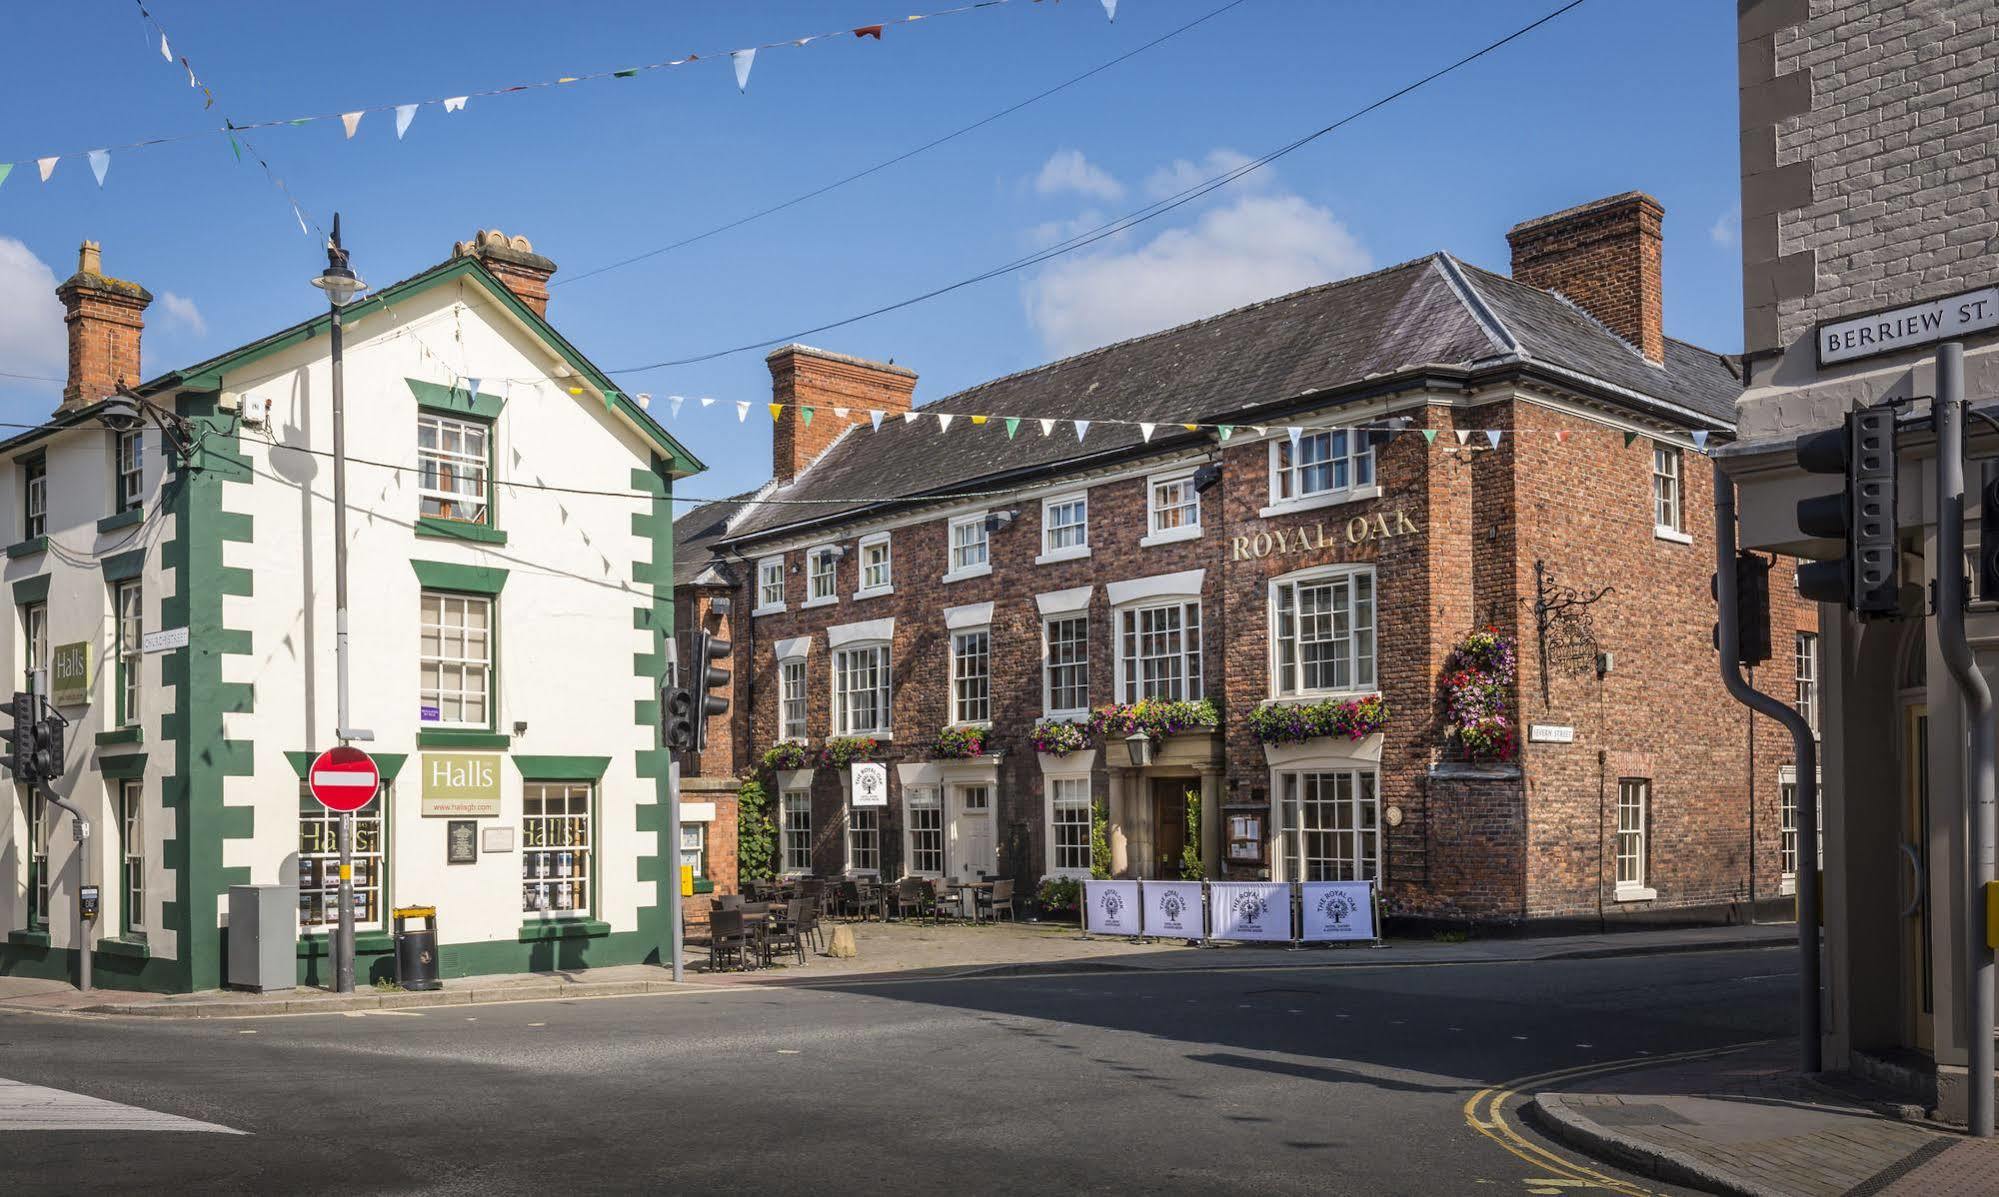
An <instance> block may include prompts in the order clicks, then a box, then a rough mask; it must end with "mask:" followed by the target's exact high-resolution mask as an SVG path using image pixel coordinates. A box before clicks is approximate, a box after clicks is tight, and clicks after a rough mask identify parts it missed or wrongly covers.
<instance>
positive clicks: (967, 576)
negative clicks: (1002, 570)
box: [937, 561, 993, 583]
mask: <svg viewBox="0 0 1999 1197" xmlns="http://www.w3.org/2000/svg"><path fill="white" fill-rule="evenodd" d="M992 572H993V567H992V563H991V562H990V561H989V562H987V563H986V564H984V565H979V566H974V567H973V568H971V569H967V570H961V571H959V572H957V573H948V574H945V575H944V576H943V577H941V578H939V579H937V580H938V581H940V582H945V583H950V582H967V581H970V580H971V579H973V578H984V577H990V576H991V575H992Z"/></svg>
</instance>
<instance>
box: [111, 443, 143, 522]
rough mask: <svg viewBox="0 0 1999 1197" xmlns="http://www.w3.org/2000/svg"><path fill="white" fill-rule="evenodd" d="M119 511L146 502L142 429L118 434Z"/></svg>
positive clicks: (137, 507) (137, 506) (132, 509)
mask: <svg viewBox="0 0 1999 1197" xmlns="http://www.w3.org/2000/svg"><path fill="white" fill-rule="evenodd" d="M117 500H118V502H117V507H118V510H119V511H136V510H138V509H139V508H140V507H141V506H143V505H144V504H145V502H146V433H145V430H143V429H133V430H132V431H131V432H121V433H119V434H118V495H117Z"/></svg>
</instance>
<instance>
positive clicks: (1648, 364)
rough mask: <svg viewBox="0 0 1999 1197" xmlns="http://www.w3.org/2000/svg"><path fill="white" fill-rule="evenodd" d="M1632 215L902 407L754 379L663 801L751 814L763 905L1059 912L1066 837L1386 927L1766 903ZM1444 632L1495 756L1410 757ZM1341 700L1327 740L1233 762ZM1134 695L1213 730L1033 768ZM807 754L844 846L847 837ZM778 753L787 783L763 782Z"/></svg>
mask: <svg viewBox="0 0 1999 1197" xmlns="http://www.w3.org/2000/svg"><path fill="white" fill-rule="evenodd" d="M1662 215H1663V213H1662V211H1661V209H1660V207H1659V205H1658V204H1657V202H1656V201H1654V200H1652V199H1651V198H1650V197H1649V196H1644V195H1641V194H1637V193H1631V194H1627V195H1622V196H1617V197H1613V198H1611V199H1607V200H1603V201H1599V202H1597V203H1594V204H1588V205H1584V206H1582V207H1580V208H1575V209H1571V210H1569V211H1566V212H1562V213H1557V214H1555V215H1553V216H1548V217H1543V218H1541V219H1539V220H1533V221H1528V222H1526V223H1524V224H1522V225H1519V226H1516V227H1515V228H1514V229H1513V230H1512V231H1511V233H1510V234H1509V240H1510V241H1511V243H1512V246H1513V250H1514V277H1513V278H1508V277H1506V276H1503V275H1498V274H1494V273H1490V272H1487V271H1484V270H1480V269H1478V268H1476V267H1473V266H1470V265H1468V264H1465V263H1463V262H1460V261H1458V260H1456V259H1455V258H1453V257H1451V256H1450V255H1448V254H1441V253H1439V254H1433V255H1430V256H1428V257H1425V258H1421V259H1418V260H1415V261H1412V262H1407V263H1403V264H1401V265H1398V266H1393V267H1390V268H1388V269H1385V270H1381V271H1377V272H1375V273H1373V274H1369V275H1364V276H1361V277H1357V278H1351V279H1346V280H1343V281H1340V282H1336V283H1331V284H1327V285H1324V286H1320V287H1315V288H1311V289H1309V290H1306V291H1301V292H1298V293H1296V294H1292V295H1287V296H1283V297H1281V298H1277V299H1272V300H1269V301H1266V302H1263V303H1259V304H1254V305H1252V306H1249V307H1246V308H1242V309H1239V310H1236V311H1233V312H1228V313H1225V314H1223V315H1220V316H1216V317H1213V318H1211V319H1207V320H1202V321H1198V322H1195V323H1193V324H1189V325H1185V326H1182V327H1179V328H1175V329H1169V330H1167V331H1164V332H1161V333H1156V334H1152V335H1149V336H1144V337H1138V338H1135V339H1133V340H1129V341H1125V342H1122V343H1119V344H1116V345H1111V346H1107V347H1105V348H1102V349H1098V350H1094V351H1092V352H1089V353H1085V354H1081V355H1079V356H1077V357H1073V358H1069V359H1066V360H1063V361H1059V362H1055V363H1052V364H1050V365H1047V366H1043V367H1040V368H1037V369H1034V370H1029V371H1025V372H1023V373H1020V374H1015V375H1011V376H1008V377H1005V378H1000V379H996V380H993V381H991V382H988V383H984V384H982V385H980V386H976V387H973V388H971V389H969V390H967V391H964V392H961V393H959V394H956V395H953V396H950V397H948V398H945V399H942V400H939V401H937V402H935V403H931V404H927V405H925V406H923V407H920V408H914V409H912V407H911V396H912V393H913V391H914V387H915V382H916V376H915V374H914V373H913V372H912V371H910V370H907V369H905V368H903V367H900V366H894V365H885V364H880V363H874V362H867V361H862V360H859V359H855V358H849V357H846V356H843V355H839V354H833V353H827V352H824V351H822V350H817V349H809V348H806V347H803V346H787V347H786V348H783V349H780V350H778V351H777V352H775V353H773V354H771V355H770V367H771V374H772V379H773V387H774V389H773V401H774V402H777V403H781V404H783V405H784V409H783V412H782V413H781V415H780V416H779V422H778V425H777V436H776V437H775V453H774V461H773V478H772V481H771V482H770V483H769V484H768V485H766V486H765V487H763V488H761V489H760V490H758V491H757V492H755V493H754V494H752V495H746V496H743V497H741V498H740V499H739V500H736V501H732V502H730V503H727V504H716V505H713V506H710V507H707V508H703V509H700V510H697V511H695V512H692V513H690V514H688V515H685V516H683V517H682V518H681V520H680V521H679V522H678V524H677V526H676V543H677V545H678V554H679V556H678V570H679V574H678V578H679V581H680V583H681V586H680V590H679V596H680V602H681V604H682V619H681V620H680V621H679V626H682V627H691V626H693V617H696V616H698V615H699V613H700V612H701V611H702V610H704V609H705V604H706V603H707V601H708V600H709V599H711V598H712V597H714V596H715V595H719V594H727V595H729V596H730V597H731V598H732V601H733V604H734V612H735V614H734V617H733V620H732V623H733V626H732V627H731V629H730V633H731V638H732V640H733V642H734V644H735V645H736V648H737V653H738V658H739V659H738V661H737V669H736V673H735V678H736V695H735V698H736V705H735V710H734V711H733V712H732V713H731V715H730V716H729V717H727V719H726V723H727V727H726V730H725V729H724V728H723V727H721V726H717V727H716V728H715V729H713V730H714V732H715V733H716V734H714V735H713V736H711V741H712V743H713V744H714V747H713V748H712V749H711V751H710V753H709V754H708V756H707V757H706V758H705V759H704V760H702V761H701V762H699V772H701V773H702V774H704V775H707V776H711V777H714V776H721V777H728V776H733V775H735V774H737V773H739V772H750V771H757V772H761V773H763V774H764V775H765V776H766V780H767V783H768V785H769V788H770V791H771V793H772V795H773V799H774V801H773V817H774V819H775V820H776V821H777V823H778V825H779V831H780V835H779V839H780V847H779V865H780V867H781V868H783V869H785V870H787V871H806V870H810V871H814V872H818V873H821V874H839V873H843V872H846V873H851V872H879V873H882V874H884V875H889V876H897V875H903V874H909V873H915V874H922V875H950V876H969V875H971V874H973V873H978V872H983V873H988V874H993V875H1000V876H1011V877H1014V878H1017V879H1018V880H1020V881H1021V882H1022V883H1023V884H1024V885H1028V886H1031V885H1033V884H1034V883H1035V882H1036V881H1038V880H1039V879H1040V878H1043V877H1046V876H1051V875H1055V876H1086V875H1088V872H1089V869H1090V867H1091V851H1090V824H1091V813H1090V812H1091V810H1092V809H1093V808H1099V807H1100V808H1101V809H1102V811H1103V814H1104V816H1105V817H1106V818H1107V822H1108V827H1107V832H1108V836H1107V838H1108V840H1109V846H1110V849H1111V857H1112V859H1111V862H1110V864H1111V869H1112V871H1113V872H1114V873H1116V874H1118V875H1136V876H1160V875H1178V874H1179V872H1180V870H1181V869H1182V867H1183V861H1184V860H1187V859H1189V858H1193V859H1195V860H1197V861H1198V862H1199V863H1198V865H1197V866H1195V867H1199V868H1201V869H1203V870H1204V871H1205V872H1206V873H1207V874H1208V875H1210V876H1225V875H1226V876H1243V877H1257V876H1270V877H1277V878H1285V879H1317V878H1362V877H1367V878H1377V879H1378V880H1379V882H1380V885H1381V890H1382V895H1383V899H1384V902H1385V903H1386V905H1387V907H1388V909H1389V910H1390V911H1391V912H1394V913H1397V914H1401V915H1407V916H1420V917H1429V918H1438V919H1454V920H1457V919H1474V920H1478V921H1480V922H1488V923H1521V922H1527V921H1534V922H1544V921H1547V922H1554V921H1568V920H1578V921H1584V920H1586V921H1588V922H1591V923H1594V922H1596V921H1598V920H1599V919H1601V920H1605V921H1610V920H1628V919H1643V918H1666V917H1671V918H1695V917H1700V918H1712V917H1727V916H1733V915H1736V914H1739V913H1741V911H1742V909H1743V907H1744V906H1745V904H1746V903H1747V902H1748V901H1749V900H1750V899H1751V897H1752V893H1753V896H1754V897H1755V898H1756V899H1759V900H1767V899H1774V898H1777V897H1779V896H1780V895H1781V894H1782V893H1783V892H1785V886H1786V880H1785V871H1786V870H1785V862H1786V860H1787V859H1788V858H1789V853H1791V852H1793V851H1795V843H1794V842H1793V839H1792V838H1789V837H1787V835H1786V832H1785V827H1786V824H1787V820H1786V814H1785V811H1786V808H1785V802H1786V795H1787V791H1786V789H1785V786H1784V783H1785V780H1786V776H1787V775H1786V772H1785V771H1786V769H1787V767H1788V765H1789V760H1788V757H1787V756H1786V755H1785V753H1786V749H1785V748H1784V744H1785V743H1786V740H1785V737H1784V736H1782V735H1781V734H1779V732H1778V729H1777V728H1776V727H1775V726H1774V725H1763V726H1752V725H1751V720H1750V718H1749V717H1748V716H1747V715H1746V714H1745V713H1744V711H1743V710H1742V708H1741V707H1739V706H1737V705H1736V704H1734V703H1733V702H1731V701H1729V700H1728V699H1727V697H1726V695H1725V694H1724V692H1723V690H1722V688H1721V683H1720V681H1719V678H1718V675H1717V670H1716V663H1715V659H1714V652H1713V649H1712V647H1711V644H1710V641H1709V629H1710V626H1711V624H1712V622H1713V617H1714V612H1713V604H1712V601H1711V600H1710V598H1709V593H1708V580H1709V575H1710V573H1711V571H1712V568H1713V561H1714V556H1713V547H1712V546H1713V542H1712V539H1711V537H1712V515H1711V511H1712V508H1711V499H1712V474H1711V470H1710V468H1709V466H1708V463H1707V461H1706V459H1705V457H1704V456H1703V455H1702V453H1701V452H1700V450H1699V445H1701V444H1703V443H1707V442H1708V441H1709V440H1710V439H1711V438H1712V439H1720V438H1725V437H1727V436H1728V435H1729V434H1730V432H1731V430H1732V419H1733V414H1734V399H1735V396H1736V394H1737V392H1738V391H1739V389H1740V382H1739V379H1738V375H1737V373H1736V370H1735V368H1734V365H1733V363H1732V362H1731V361H1730V360H1728V359H1727V358H1725V357H1723V356H1721V355H1717V354H1715V353H1712V352H1708V351H1705V350H1702V349H1699V348H1696V347H1694V346H1692V345H1688V344H1685V343H1684V342H1680V341H1677V340H1674V339H1672V338H1670V337H1668V336H1666V335H1665V333H1664V329H1663V327H1662V323H1661V321H1662V317H1661V298H1660V286H1661V283H1660V237H1661V220H1662ZM807 408H809V409H811V415H810V417H809V422H808V417H807V416H806V413H805V410H804V409H807ZM985 417H990V418H985ZM1139 422H1147V423H1149V424H1152V425H1154V426H1153V427H1149V428H1147V427H1141V426H1140V423H1139ZM1186 425H1193V426H1194V427H1192V428H1189V427H1187V426H1186ZM1787 572H1788V566H1785V567H1784V568H1783V571H1781V572H1780V574H1779V576H1780V578H1781V577H1782V576H1784V574H1785V573H1787ZM1772 589H1773V590H1774V591H1776V592H1777V593H1778V594H1779V595H1780V597H1779V598H1778V600H1777V601H1778V603H1779V609H1778V611H1777V612H1776V615H1775V621H1774V623H1775V629H1774V634H1773V642H1774V645H1775V651H1774V659H1773V660H1772V661H1771V662H1770V663H1769V665H1767V666H1766V667H1764V668H1762V669H1760V670H1759V671H1758V681H1759V683H1760V684H1762V685H1764V686H1767V687H1768V688H1769V689H1770V690H1771V691H1772V692H1773V693H1778V694H1780V695H1782V696H1784V697H1785V698H1787V699H1790V698H1793V697H1796V696H1797V694H1798V693H1799V690H1800V687H1802V688H1803V689H1804V690H1805V691H1807V692H1809V691H1810V689H1811V688H1812V687H1813V686H1814V685H1815V680H1814V679H1815V672H1814V670H1813V667H1812V665H1811V662H1812V661H1814V660H1815V657H1816V639H1815V635H1814V632H1815V627H1816V623H1815V619H1814V616H1813V615H1812V613H1811V612H1810V611H1809V610H1808V609H1807V608H1806V607H1805V606H1804V605H1802V604H1798V603H1794V602H1792V601H1791V598H1790V595H1791V588H1790V587H1788V586H1784V585H1777V586H1773V587H1772ZM1481 628H1492V629H1495V630H1496V631H1497V632H1498V634H1499V635H1500V636H1501V637H1503V638H1504V639H1505V640H1506V641H1508V642H1509V643H1510V644H1511V646H1512V648H1513V650H1514V656H1515V658H1516V660H1517V675H1516V676H1515V677H1513V678H1512V680H1511V681H1508V682H1505V683H1504V684H1503V685H1502V686H1501V687H1500V694H1501V696H1502V699H1503V706H1504V714H1505V717H1506V718H1507V720H1508V722H1509V724H1510V725H1511V727H1512V728H1513V729H1514V731H1515V732H1516V733H1517V743H1516V744H1515V745H1514V749H1513V751H1511V752H1508V753H1506V754H1504V755H1505V759H1491V754H1487V755H1486V757H1485V758H1484V759H1478V758H1477V755H1476V754H1473V753H1469V752H1468V751H1466V744H1465V743H1464V742H1463V741H1462V740H1459V739H1457V738H1454V737H1453V736H1451V735H1449V734H1447V726H1446V724H1447V714H1446V710H1445V707H1444V705H1443V702H1442V697H1441V696H1442V689H1441V686H1442V683H1443V680H1444V677H1445V674H1446V673H1447V671H1449V670H1450V669H1451V667H1452V666H1453V652H1454V650H1455V649H1456V648H1457V647H1458V646H1459V644H1460V643H1461V642H1462V641H1463V640H1464V638H1465V637H1466V636H1467V635H1468V634H1469V633H1470V632H1472V631H1474V630H1475V629H1481ZM1800 661H1803V662H1804V663H1805V664H1804V666H1803V671H1804V674H1805V676H1804V678H1803V680H1802V681H1801V680H1800V677H1799V673H1800ZM1376 695H1379V696H1380V698H1381V699H1382V700H1383V702H1385V706H1386V712H1387V714H1386V717H1385V720H1383V721H1381V723H1380V726H1379V729H1378V730H1372V729H1371V725H1370V726H1369V727H1363V728H1361V730H1362V731H1364V732H1366V733H1367V734H1362V735H1359V736H1358V737H1353V736H1348V735H1299V734H1290V735H1285V734H1280V735H1279V736H1278V737H1277V740H1276V742H1272V741H1271V736H1270V735H1269V734H1268V733H1269V731H1270V730H1271V729H1272V728H1276V729H1277V730H1278V731H1279V732H1280V733H1282V731H1283V727H1282V725H1283V724H1284V723H1285V722H1286V721H1287V720H1288V719H1289V718H1290V711H1291V709H1293V708H1303V709H1304V715H1309V716H1311V717H1314V718H1331V719H1339V718H1346V719H1348V720H1349V723H1347V724H1341V725H1340V726H1342V727H1348V726H1351V717H1352V714H1353V708H1351V707H1349V708H1348V710H1347V711H1346V712H1345V714H1344V715H1342V714H1340V713H1339V712H1338V710H1337V707H1338V704H1342V703H1347V704H1358V703H1364V702H1365V701H1366V700H1368V699H1371V698H1372V697H1373V696H1376ZM1141 699H1152V700H1163V701H1167V702H1173V701H1180V702H1187V701H1194V700H1206V701H1208V702H1211V703H1212V704H1213V707H1214V709H1215V716H1216V723H1215V725H1214V726H1213V727H1212V728H1200V727H1197V728H1195V729H1193V730H1180V731H1174V732H1170V733H1168V734H1160V735H1153V736H1145V735H1140V736H1139V737H1137V739H1136V740H1133V739H1131V738H1128V736H1127V735H1126V734H1124V733H1123V732H1100V733H1099V734H1096V735H1094V736H1090V737H1088V743H1087V744H1086V746H1084V747H1082V748H1080V749H1076V750H1074V751H1070V752H1067V753H1065V754H1063V755H1056V754H1054V753H1051V752H1037V751H1036V749H1035V747H1034V735H1035V729H1036V728H1037V726H1042V725H1048V724H1054V723H1062V722H1073V723H1077V724H1087V723H1088V722H1089V721H1090V719H1091V712H1093V711H1099V710H1101V709H1103V708H1106V707H1110V706H1114V705H1116V704H1129V703H1132V702H1135V701H1138V700H1141ZM1168 709H1169V710H1175V711H1178V712H1179V713H1180V714H1181V715H1182V717H1183V718H1184V717H1185V716H1186V715H1188V714H1190V713H1192V712H1190V711H1189V710H1188V709H1187V708H1168ZM1304 715H1301V718H1303V717H1304ZM1312 726H1313V727H1318V728H1320V729H1322V730H1323V728H1324V727H1325V726H1327V725H1326V724H1324V723H1320V724H1313V725H1312ZM947 729H951V730H953V731H955V732H959V733H962V732H964V731H967V730H970V731H976V732H977V733H979V736H980V737H981V739H982V740H983V744H982V747H983V751H982V752H980V753H978V754H976V755H971V756H964V755H961V754H962V751H963V750H962V747H954V746H953V745H950V744H947V743H944V742H943V741H942V740H940V733H944V732H945V731H946V730H947ZM1259 729H1262V731H1261V732H1260V731H1259ZM1307 730H1308V731H1309V730H1310V729H1309V728H1308V729H1307ZM843 737H867V738H872V739H873V740H874V741H875V747H874V749H873V754H874V755H875V756H876V757H877V759H879V760H880V761H881V762H882V763H883V764H884V765H885V766H886V768H887V774H888V779H889V787H888V789H889V792H888V801H887V805H886V806H882V807H869V806H856V805H854V802H853V796H852V793H851V790H852V770H851V768H850V767H847V766H845V765H843V764H841V763H839V762H838V761H832V762H829V761H828V760H827V759H826V754H825V752H824V750H825V748H826V746H827V745H828V742H829V741H831V740H836V739H839V738H843ZM786 742H790V743H797V744H799V745H801V746H802V751H800V752H798V753H797V754H795V755H796V756H797V757H800V758H803V759H799V760H793V761H790V762H784V763H786V764H797V765H799V766H800V767H798V768H784V769H776V770H770V769H765V768H764V767H763V765H762V764H761V760H762V756H763V754H764V753H765V751H766V750H768V749H770V748H771V747H772V746H773V745H776V744H779V743H786ZM1190 792H1191V793H1192V794H1194V795H1197V796H1198V809H1195V807H1194V806H1191V805H1190V804H1189V802H1188V795H1189V793H1190ZM1752 878H1753V882H1752Z"/></svg>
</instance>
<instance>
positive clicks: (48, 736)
mask: <svg viewBox="0 0 1999 1197" xmlns="http://www.w3.org/2000/svg"><path fill="white" fill-rule="evenodd" d="M68 725H69V721H68V720H66V719H64V718H63V717H62V716H61V715H58V714H57V713H56V710H55V708H54V707H45V708H44V709H43V710H42V712H41V715H40V717H39V718H37V719H36V720H35V723H34V727H35V748H34V756H33V758H32V759H31V760H30V761H29V768H31V769H33V770H34V771H35V780H36V781H43V782H48V781H54V780H56V779H57V778H59V777H61V776H62V774H63V743H62V739H63V736H62V730H63V728H65V727H67V726H68Z"/></svg>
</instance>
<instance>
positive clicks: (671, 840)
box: [666, 707, 712, 981]
mask: <svg viewBox="0 0 1999 1197" xmlns="http://www.w3.org/2000/svg"><path fill="white" fill-rule="evenodd" d="M696 709H697V710H699V707H697V708H696ZM666 842H667V843H668V844H669V845H671V847H669V848H668V849H667V851H668V856H667V859H668V860H670V861H672V862H673V884H672V885H670V886H668V887H667V894H666V921H667V940H666V943H667V950H668V952H669V953H670V954H671V955H672V958H673V979H674V980H675V981H684V980H686V979H687V978H686V976H685V974H684V972H683V971H682V970H683V968H684V966H683V965H682V964H681V960H680V956H681V940H682V939H683V938H684V936H685V927H684V925H683V924H682V922H681V920H682V919H683V918H684V917H685V916H686V907H685V905H684V904H683V899H682V898H681V895H680V762H679V761H677V760H674V759H673V758H672V757H671V755H669V756H668V758H667V763H666ZM711 917H712V916H711Z"/></svg>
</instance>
